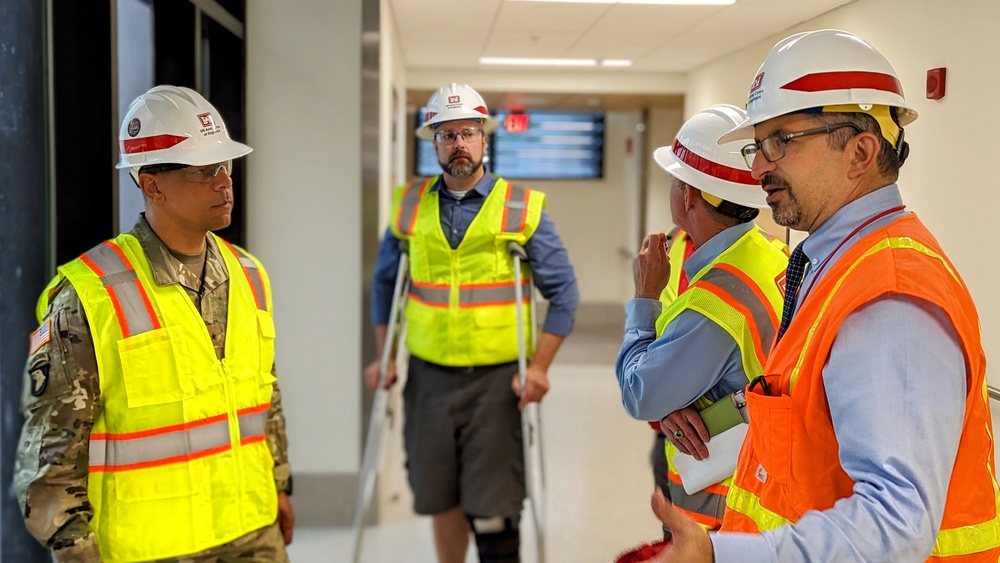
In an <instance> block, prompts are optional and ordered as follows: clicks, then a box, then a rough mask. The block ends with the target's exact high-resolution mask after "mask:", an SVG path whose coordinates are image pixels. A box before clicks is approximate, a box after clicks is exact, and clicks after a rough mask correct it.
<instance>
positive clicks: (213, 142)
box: [116, 86, 253, 168]
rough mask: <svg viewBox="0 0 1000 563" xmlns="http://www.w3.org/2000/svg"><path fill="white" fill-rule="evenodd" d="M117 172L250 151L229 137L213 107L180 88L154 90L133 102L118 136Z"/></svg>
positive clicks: (203, 162) (208, 160) (206, 160)
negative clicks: (119, 157)
mask: <svg viewBox="0 0 1000 563" xmlns="http://www.w3.org/2000/svg"><path fill="white" fill-rule="evenodd" d="M118 149H119V151H120V153H121V160H119V162H118V165H117V166H116V168H139V167H142V166H147V165H150V164H168V163H173V164H187V165H190V166H205V165H208V164H215V163H217V162H223V161H226V160H231V159H234V158H238V157H241V156H244V155H246V154H247V153H249V152H250V151H252V150H253V149H251V148H250V147H248V146H246V145H244V144H243V143H238V142H236V141H234V140H232V139H231V138H230V137H229V131H228V130H227V129H226V124H225V123H223V121H222V116H221V115H219V112H218V110H216V109H215V106H213V105H212V104H210V103H208V100H206V99H205V98H203V97H202V96H201V94H199V93H198V92H195V91H194V90H191V89H190V88H184V87H181V86H156V87H154V88H152V89H150V90H149V91H148V92H146V93H145V94H143V95H141V96H139V97H138V98H136V99H135V100H134V101H133V102H132V105H131V106H129V108H128V113H127V114H125V120H124V121H123V122H122V127H121V130H120V131H119V132H118Z"/></svg>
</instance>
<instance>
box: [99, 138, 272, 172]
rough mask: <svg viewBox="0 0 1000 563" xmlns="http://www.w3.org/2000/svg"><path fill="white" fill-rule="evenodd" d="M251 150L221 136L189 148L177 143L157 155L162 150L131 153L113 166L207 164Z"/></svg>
mask: <svg viewBox="0 0 1000 563" xmlns="http://www.w3.org/2000/svg"><path fill="white" fill-rule="evenodd" d="M252 151H253V149H252V148H250V147H249V146H247V145H244V144H243V143H239V142H236V141H233V140H231V139H226V138H223V139H220V140H219V141H217V142H215V143H212V144H211V145H208V146H206V145H205V144H202V145H198V146H196V147H191V148H190V149H183V148H179V145H178V147H173V148H172V149H171V150H170V151H168V152H165V153H163V154H160V155H157V154H156V153H158V152H162V151H150V152H149V153H147V154H146V155H144V156H145V158H136V156H137V155H132V158H131V159H130V161H128V162H126V159H125V158H124V156H123V157H122V158H121V161H120V162H119V163H118V164H117V165H116V166H115V168H118V169H122V168H137V167H142V166H149V165H151V164H186V165H188V166H207V165H209V164H215V163H217V162H224V161H226V160H233V159H236V158H240V157H242V156H246V155H248V154H250V152H252Z"/></svg>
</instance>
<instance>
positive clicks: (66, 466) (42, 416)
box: [14, 215, 291, 562]
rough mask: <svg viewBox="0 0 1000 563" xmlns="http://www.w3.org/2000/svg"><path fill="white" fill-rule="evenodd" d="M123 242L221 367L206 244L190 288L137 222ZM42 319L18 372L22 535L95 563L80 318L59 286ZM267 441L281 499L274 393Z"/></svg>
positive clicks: (86, 361)
mask: <svg viewBox="0 0 1000 563" xmlns="http://www.w3.org/2000/svg"><path fill="white" fill-rule="evenodd" d="M131 233H132V234H133V235H135V237H136V238H137V239H138V240H139V243H140V244H141V245H142V249H143V251H144V252H145V254H146V257H147V258H148V259H149V262H150V265H151V266H152V270H153V277H154V279H155V280H156V283H157V284H159V285H169V284H172V283H180V284H181V285H182V286H183V287H184V289H185V290H186V291H187V294H188V296H189V297H191V300H192V301H193V302H194V304H195V307H196V308H197V309H198V310H200V311H201V316H202V318H204V320H205V325H206V327H208V332H209V334H210V335H211V337H212V342H213V344H214V345H215V352H216V355H218V357H219V358H220V359H221V358H222V357H223V354H224V353H225V339H226V320H227V313H228V297H229V273H228V272H227V271H226V267H225V264H224V262H223V259H222V256H221V255H220V254H219V248H218V246H217V245H216V244H215V241H214V240H213V239H212V237H208V249H207V253H206V257H205V268H204V274H203V276H202V279H200V280H199V279H198V277H197V274H196V273H194V272H192V271H191V270H189V269H188V268H187V267H186V266H184V265H183V264H182V263H181V262H180V261H179V260H177V259H176V258H175V257H174V256H173V255H172V254H171V253H170V251H169V250H168V249H167V247H166V246H165V245H164V244H163V243H162V242H161V241H160V239H159V238H158V237H157V236H156V234H155V233H153V230H152V229H151V228H150V226H149V223H147V222H146V219H145V216H144V215H140V217H139V220H138V221H137V222H136V224H135V226H134V227H133V228H132V231H131ZM45 317H46V318H47V319H51V338H50V339H49V340H48V342H46V343H45V344H42V345H41V346H40V347H39V348H38V350H36V351H35V352H34V353H33V354H31V355H30V357H29V358H28V362H27V366H26V368H25V385H24V392H23V395H22V400H21V409H22V411H23V413H24V416H25V419H26V420H25V424H24V428H23V429H22V431H21V440H20V444H19V448H18V457H17V462H16V466H15V469H14V487H15V489H16V491H17V496H18V501H19V503H20V505H21V511H22V514H23V515H24V521H25V524H26V525H27V527H28V531H29V532H31V534H32V535H33V536H35V537H36V538H37V539H38V540H39V541H40V542H42V544H44V545H46V546H47V547H49V548H50V549H51V550H52V555H53V557H54V558H55V560H56V561H58V562H77V561H79V562H83V561H87V562H93V561H100V552H99V550H98V547H97V540H96V538H95V536H94V535H93V533H92V532H91V531H90V529H89V527H88V522H89V521H90V519H91V518H92V517H93V515H94V511H93V507H92V506H91V504H90V501H89V500H88V498H87V471H88V469H87V468H88V452H89V439H90V430H91V428H92V427H93V426H94V422H95V421H96V420H97V418H98V415H99V414H100V412H101V397H100V384H99V382H98V378H99V374H98V373H97V357H96V355H95V352H94V342H93V340H92V339H91V336H90V328H89V325H88V323H87V318H86V315H85V313H84V309H83V306H82V304H81V302H80V298H79V296H78V295H77V292H76V290H75V289H74V288H73V286H72V284H70V283H68V282H67V281H66V280H64V281H63V282H62V283H61V285H60V286H59V287H57V289H56V290H55V291H54V295H53V297H52V299H51V301H50V304H49V307H48V310H47V311H46V313H45ZM272 372H273V367H272ZM266 434H267V443H268V445H269V446H270V449H271V455H272V457H273V458H274V462H275V467H274V479H275V485H276V488H277V490H278V491H284V490H287V489H288V487H289V479H290V476H291V467H290V465H289V463H288V445H287V438H286V436H285V416H284V412H283V410H282V407H281V391H280V390H279V388H278V384H277V383H275V384H274V394H273V396H272V398H271V409H270V411H269V413H268V417H267V427H266ZM165 532H167V533H169V531H168V530H165Z"/></svg>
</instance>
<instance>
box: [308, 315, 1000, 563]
mask: <svg viewBox="0 0 1000 563" xmlns="http://www.w3.org/2000/svg"><path fill="white" fill-rule="evenodd" d="M617 320H618V319H608V321H609V322H617ZM618 330H619V329H618V328H617V327H614V326H611V325H609V326H606V327H604V328H600V327H578V328H577V330H575V331H574V333H573V335H572V336H571V337H570V338H569V339H568V340H567V341H566V344H565V345H564V346H563V349H562V351H561V352H560V354H559V357H558V358H557V360H556V363H555V364H554V365H553V366H552V369H551V373H550V380H551V383H552V390H551V392H550V394H549V395H548V396H547V397H546V399H545V402H544V408H543V411H542V413H543V414H542V416H543V437H544V447H545V459H546V465H545V476H546V486H547V507H548V508H547V510H548V514H547V518H546V523H547V530H548V539H547V542H548V549H547V551H546V553H547V559H546V561H547V563H591V562H594V563H607V562H611V561H613V560H614V558H615V556H616V555H617V554H618V553H620V552H622V551H624V550H625V549H627V548H628V547H630V546H633V545H637V544H639V543H642V542H644V541H648V540H652V539H656V537H657V535H658V534H659V523H658V522H657V521H656V520H655V518H654V517H653V516H652V513H651V512H650V509H649V495H650V493H651V492H652V487H653V478H652V473H651V471H650V468H649V461H648V459H649V449H650V447H651V445H652V431H651V430H650V429H649V428H648V426H645V425H643V424H641V423H638V422H635V421H633V420H631V419H630V418H629V417H628V415H626V414H625V411H624V410H623V409H622V406H621V400H620V396H619V394H618V387H617V383H616V381H615V375H614V360H615V357H616V355H617V352H618V346H619V344H620V338H621V336H620V334H619V333H618ZM991 407H992V409H993V426H994V428H1000V403H998V402H997V401H993V402H992V403H991ZM399 434H400V432H399V428H396V429H395V432H394V433H391V434H390V435H389V437H388V439H387V443H386V446H385V459H384V461H383V464H382V465H383V471H382V487H381V490H380V494H379V496H380V498H379V502H380V505H379V506H380V509H381V511H382V513H381V519H380V524H379V525H378V526H376V527H372V528H368V529H367V530H366V532H365V535H364V544H363V548H362V557H361V561H362V562H364V563H397V562H406V563H435V561H436V559H435V557H434V546H433V539H432V536H431V530H430V521H429V520H428V519H426V518H422V517H418V516H416V515H414V514H413V513H412V512H411V511H410V508H409V507H410V493H409V489H408V486H407V484H406V476H405V473H404V472H403V467H402V463H403V456H402V445H401V437H400V435H399ZM997 465H998V466H1000V452H998V455H997ZM528 512H529V511H527V510H526V511H525V515H526V516H525V521H524V522H523V534H522V537H523V543H522V548H521V554H522V561H523V563H537V558H536V557H535V553H534V543H533V541H532V537H533V533H534V528H533V524H532V522H531V520H530V515H529V514H528ZM350 542H351V530H350V529H349V528H301V529H298V530H296V535H295V542H294V543H293V544H292V546H291V547H290V549H289V555H290V557H291V559H292V561H293V562H295V563H314V562H316V563H321V562H322V563H325V562H338V563H339V562H346V561H347V560H348V559H349V553H350V551H349V549H350ZM474 551H475V548H474V546H470V550H469V553H468V557H467V559H466V561H467V563H475V562H476V561H477V557H476V555H475V553H474Z"/></svg>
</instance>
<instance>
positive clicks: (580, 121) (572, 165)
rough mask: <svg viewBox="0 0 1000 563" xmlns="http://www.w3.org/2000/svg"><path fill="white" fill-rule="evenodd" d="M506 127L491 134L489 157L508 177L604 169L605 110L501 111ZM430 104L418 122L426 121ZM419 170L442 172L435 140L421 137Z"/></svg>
mask: <svg viewBox="0 0 1000 563" xmlns="http://www.w3.org/2000/svg"><path fill="white" fill-rule="evenodd" d="M494 116H495V117H496V118H497V120H498V121H499V122H500V127H498V128H497V130H496V131H495V132H494V133H493V134H492V135H491V136H490V142H489V149H488V152H487V154H486V155H484V156H483V162H484V164H486V165H487V166H489V168H490V170H491V171H492V172H493V173H494V174H496V175H498V176H502V177H504V178H508V179H545V180H562V179H588V178H601V177H602V176H603V174H604V114H603V113H602V112H585V111H528V112H525V113H523V114H515V115H513V116H511V113H510V112H508V111H499V112H497V113H496V114H494ZM423 119H424V110H423V109H421V111H419V112H417V120H416V124H417V126H419V125H420V124H421V123H423ZM414 157H415V158H414V163H415V168H416V170H415V171H416V173H417V175H418V176H434V175H437V174H440V173H441V165H440V164H438V161H437V155H436V154H435V153H434V145H433V143H431V142H430V141H424V140H418V141H417V144H416V148H415V155H414Z"/></svg>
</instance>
